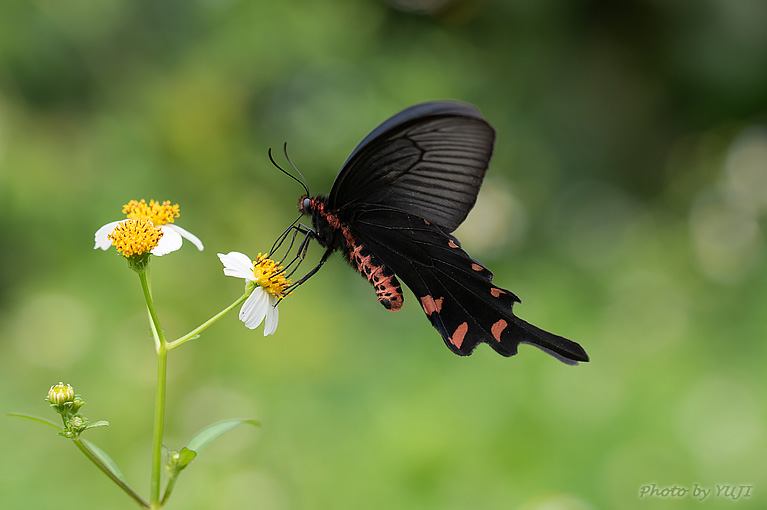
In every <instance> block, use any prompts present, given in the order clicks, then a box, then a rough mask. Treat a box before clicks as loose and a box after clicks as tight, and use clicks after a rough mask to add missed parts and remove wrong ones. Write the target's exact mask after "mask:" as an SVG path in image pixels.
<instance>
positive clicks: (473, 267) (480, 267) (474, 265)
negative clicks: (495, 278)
mask: <svg viewBox="0 0 767 510" xmlns="http://www.w3.org/2000/svg"><path fill="white" fill-rule="evenodd" d="M471 268H472V269H473V270H474V271H482V270H483V269H485V268H484V267H482V266H480V265H479V264H472V265H471Z"/></svg>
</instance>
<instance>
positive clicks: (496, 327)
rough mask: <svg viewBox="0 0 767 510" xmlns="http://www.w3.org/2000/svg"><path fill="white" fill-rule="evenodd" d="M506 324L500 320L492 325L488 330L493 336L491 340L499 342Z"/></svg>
mask: <svg viewBox="0 0 767 510" xmlns="http://www.w3.org/2000/svg"><path fill="white" fill-rule="evenodd" d="M508 324H509V323H508V322H506V321H505V320H503V319H501V320H499V321H498V322H496V323H495V324H493V327H492V328H490V332H491V333H492V334H493V338H495V339H496V340H497V341H499V342H500V341H501V333H503V330H504V329H506V326H508Z"/></svg>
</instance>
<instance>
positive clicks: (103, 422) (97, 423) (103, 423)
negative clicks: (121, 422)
mask: <svg viewBox="0 0 767 510" xmlns="http://www.w3.org/2000/svg"><path fill="white" fill-rule="evenodd" d="M108 426H109V422H108V421H106V420H99V421H94V422H93V423H89V424H88V425H86V426H85V428H84V429H83V430H88V429H94V428H96V427H108Z"/></svg>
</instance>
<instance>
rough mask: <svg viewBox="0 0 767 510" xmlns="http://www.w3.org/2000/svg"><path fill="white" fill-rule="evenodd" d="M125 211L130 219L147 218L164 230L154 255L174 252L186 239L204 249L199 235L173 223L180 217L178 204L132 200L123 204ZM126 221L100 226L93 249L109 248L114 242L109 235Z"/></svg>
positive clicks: (199, 248)
mask: <svg viewBox="0 0 767 510" xmlns="http://www.w3.org/2000/svg"><path fill="white" fill-rule="evenodd" d="M123 213H126V214H127V215H128V218H129V219H131V218H147V219H149V220H150V221H151V222H152V224H153V225H154V226H156V227H157V228H159V229H160V230H161V231H162V237H160V240H159V242H158V243H157V245H156V246H155V247H154V248H153V249H152V250H151V252H150V253H152V255H157V256H162V255H167V254H168V253H171V252H174V251H176V250H178V249H179V248H181V244H182V242H183V240H184V239H187V240H188V241H190V242H191V243H192V244H194V245H195V246H196V247H197V249H198V250H200V251H202V249H203V245H202V241H200V239H199V238H198V237H197V236H195V235H194V234H192V233H191V232H188V231H186V230H184V229H183V228H181V227H179V226H178V225H174V224H173V223H172V222H173V218H175V217H178V205H173V206H171V205H170V202H169V201H165V202H163V203H160V202H155V201H154V200H150V201H149V205H147V203H146V202H145V201H144V200H141V202H137V201H136V200H131V201H130V202H129V203H128V204H126V205H125V206H123ZM125 221H127V220H117V221H111V222H109V223H107V224H106V225H104V226H102V227H101V228H99V229H98V230H97V231H96V234H95V236H94V241H95V244H94V246H93V249H94V250H95V249H96V248H101V249H102V250H107V249H109V247H110V246H112V244H113V242H112V241H113V240H112V239H111V238H110V237H109V235H110V234H112V232H114V230H115V228H117V226H118V225H120V224H121V223H124V222H125Z"/></svg>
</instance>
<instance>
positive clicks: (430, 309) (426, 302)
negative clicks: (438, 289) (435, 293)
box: [421, 296, 445, 315]
mask: <svg viewBox="0 0 767 510" xmlns="http://www.w3.org/2000/svg"><path fill="white" fill-rule="evenodd" d="M444 299H445V298H444V297H441V298H439V299H434V298H433V297H431V296H424V297H422V298H421V306H423V311H424V312H426V315H431V314H433V313H434V312H437V313H439V312H441V311H442V301H443V300H444Z"/></svg>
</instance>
